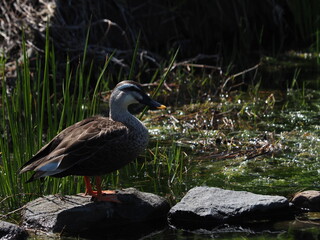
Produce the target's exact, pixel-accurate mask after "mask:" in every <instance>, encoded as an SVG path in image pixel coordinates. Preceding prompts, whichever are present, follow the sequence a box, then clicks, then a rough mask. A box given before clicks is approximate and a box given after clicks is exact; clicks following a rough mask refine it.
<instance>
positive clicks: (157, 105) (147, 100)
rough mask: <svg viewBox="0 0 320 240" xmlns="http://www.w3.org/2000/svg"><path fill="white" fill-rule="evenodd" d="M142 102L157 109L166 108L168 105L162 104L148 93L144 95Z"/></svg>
mask: <svg viewBox="0 0 320 240" xmlns="http://www.w3.org/2000/svg"><path fill="white" fill-rule="evenodd" d="M141 103H143V104H145V105H147V106H149V108H150V109H151V110H157V109H166V108H167V107H166V106H165V105H162V104H160V103H158V102H156V101H154V100H153V99H151V98H150V97H149V96H148V95H146V96H144V98H143V99H142V101H141Z"/></svg>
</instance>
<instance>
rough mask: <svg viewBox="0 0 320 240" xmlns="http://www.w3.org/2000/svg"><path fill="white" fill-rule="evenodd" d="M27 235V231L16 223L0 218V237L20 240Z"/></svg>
mask: <svg viewBox="0 0 320 240" xmlns="http://www.w3.org/2000/svg"><path fill="white" fill-rule="evenodd" d="M27 237H28V233H27V231H26V230H24V229H23V228H22V227H19V226H18V225H16V224H13V223H8V222H5V221H1V220H0V239H1V240H6V239H10V240H11V239H12V240H20V239H26V238H27Z"/></svg>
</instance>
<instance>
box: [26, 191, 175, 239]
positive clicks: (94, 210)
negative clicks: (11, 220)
mask: <svg viewBox="0 0 320 240" xmlns="http://www.w3.org/2000/svg"><path fill="white" fill-rule="evenodd" d="M116 195H117V198H118V200H119V201H120V202H121V203H114V202H92V201H91V197H90V196H80V195H75V196H57V195H49V196H44V197H40V198H38V199H36V200H34V201H31V202H29V203H27V204H26V205H25V211H24V213H23V225H24V226H26V227H27V228H31V229H37V230H42V231H46V232H58V233H61V232H62V233H64V234H66V235H86V234H87V233H89V234H90V233H92V232H95V234H99V235H101V236H106V235H105V234H104V233H107V232H108V234H107V235H108V236H109V237H110V236H112V235H113V234H119V229H121V228H122V227H125V229H132V230H133V231H136V232H137V231H139V229H138V227H139V226H138V225H139V223H143V222H147V223H148V224H149V226H150V227H151V228H152V224H151V223H153V222H157V221H161V220H163V219H166V216H167V213H168V211H169V209H170V206H169V204H168V202H167V201H166V200H165V199H164V198H162V197H159V196H157V195H155V194H152V193H145V192H140V191H138V190H136V189H134V188H128V189H124V190H119V191H117V194H116ZM148 224H144V226H145V229H144V230H146V231H152V230H151V229H148ZM132 226H133V227H132ZM156 227H158V226H156ZM100 233H101V234H100ZM110 234H111V235H110ZM128 234H130V233H128Z"/></svg>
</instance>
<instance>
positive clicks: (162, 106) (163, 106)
mask: <svg viewBox="0 0 320 240" xmlns="http://www.w3.org/2000/svg"><path fill="white" fill-rule="evenodd" d="M166 108H167V107H166V106H165V105H161V106H160V107H157V109H166Z"/></svg>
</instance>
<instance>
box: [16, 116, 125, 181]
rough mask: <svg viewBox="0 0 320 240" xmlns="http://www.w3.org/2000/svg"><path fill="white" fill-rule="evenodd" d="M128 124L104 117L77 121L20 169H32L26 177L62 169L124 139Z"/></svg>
mask: <svg viewBox="0 0 320 240" xmlns="http://www.w3.org/2000/svg"><path fill="white" fill-rule="evenodd" d="M127 137H128V128H127V127H126V126H124V125H123V124H122V123H119V122H114V121H112V120H110V119H108V118H104V117H94V118H89V119H85V120H83V121H81V122H78V123H76V124H74V125H72V126H70V127H68V128H66V129H65V130H63V131H62V132H61V133H60V134H58V135H57V136H56V137H55V138H54V139H52V140H51V141H50V142H49V143H48V144H47V145H45V146H44V147H43V148H41V149H40V151H39V152H38V153H37V154H36V155H35V156H34V157H32V158H31V159H30V160H29V161H28V162H27V163H25V164H24V165H23V166H22V168H21V171H20V173H23V172H26V171H30V170H33V171H35V174H34V175H33V176H32V177H31V178H30V179H29V180H28V182H29V181H32V180H34V179H36V178H41V177H44V176H50V175H54V174H58V173H61V172H63V171H65V170H67V169H69V168H71V167H72V166H74V165H75V164H77V163H79V162H81V161H84V160H86V159H89V158H90V157H91V156H92V155H93V154H95V153H96V152H97V151H99V150H100V149H102V148H103V147H105V146H106V145H112V143H113V142H125V141H126V139H127Z"/></svg>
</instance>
